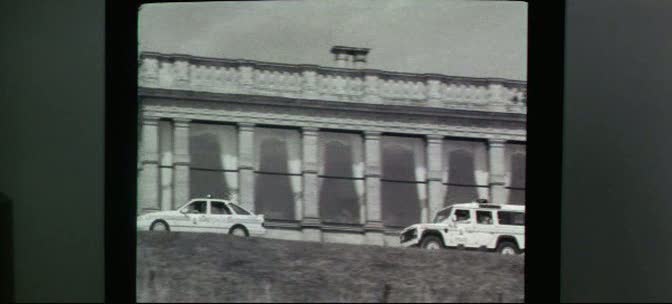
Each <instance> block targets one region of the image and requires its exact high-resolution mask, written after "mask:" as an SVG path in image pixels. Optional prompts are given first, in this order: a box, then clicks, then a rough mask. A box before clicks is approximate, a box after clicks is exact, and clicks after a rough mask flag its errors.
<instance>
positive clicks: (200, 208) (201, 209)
mask: <svg viewBox="0 0 672 304" xmlns="http://www.w3.org/2000/svg"><path fill="white" fill-rule="evenodd" d="M186 209H187V213H196V214H204V213H205V212H206V204H205V201H195V202H193V203H191V204H189V205H188V206H187V208H186Z"/></svg>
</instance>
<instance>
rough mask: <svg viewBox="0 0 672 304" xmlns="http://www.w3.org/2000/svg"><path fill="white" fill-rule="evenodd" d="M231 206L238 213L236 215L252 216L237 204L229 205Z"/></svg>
mask: <svg viewBox="0 0 672 304" xmlns="http://www.w3.org/2000/svg"><path fill="white" fill-rule="evenodd" d="M229 206H231V208H232V209H233V211H235V212H236V214H241V215H250V213H249V212H247V210H245V209H243V208H241V207H239V206H238V205H236V204H229Z"/></svg>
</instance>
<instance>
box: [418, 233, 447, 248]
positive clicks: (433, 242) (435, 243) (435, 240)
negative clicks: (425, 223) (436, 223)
mask: <svg viewBox="0 0 672 304" xmlns="http://www.w3.org/2000/svg"><path fill="white" fill-rule="evenodd" d="M420 247H422V248H424V249H427V250H438V249H442V248H443V244H441V239H440V238H439V237H437V236H434V235H430V236H426V237H425V238H423V239H422V242H421V243H420Z"/></svg>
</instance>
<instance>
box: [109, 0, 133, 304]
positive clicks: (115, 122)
mask: <svg viewBox="0 0 672 304" xmlns="http://www.w3.org/2000/svg"><path fill="white" fill-rule="evenodd" d="M139 6H140V3H138V2H135V1H112V0H106V1H105V175H104V176H105V209H104V210H105V227H104V229H105V302H106V303H135V302H136V297H135V277H136V274H135V251H136V249H135V240H136V233H135V208H129V207H130V206H135V203H134V202H135V201H136V199H135V198H136V192H137V191H136V187H135V185H136V181H135V179H136V166H135V164H136V163H137V115H138V108H137V102H136V100H137V96H136V85H137V28H138V27H137V25H138V21H137V20H138V19H137V17H138V9H139ZM131 46H132V47H131Z"/></svg>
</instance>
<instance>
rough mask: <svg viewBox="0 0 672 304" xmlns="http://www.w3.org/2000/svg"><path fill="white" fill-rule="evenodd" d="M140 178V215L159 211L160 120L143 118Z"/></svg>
mask: <svg viewBox="0 0 672 304" xmlns="http://www.w3.org/2000/svg"><path fill="white" fill-rule="evenodd" d="M140 136H141V141H140V146H141V148H140V151H141V153H140V166H141V170H140V172H139V176H138V206H137V208H138V214H141V213H143V212H144V211H147V210H159V209H160V205H159V119H158V117H147V116H145V117H143V118H142V126H141V132H140Z"/></svg>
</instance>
